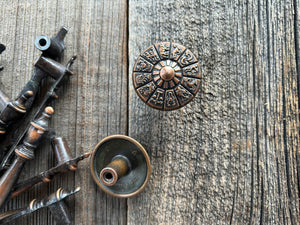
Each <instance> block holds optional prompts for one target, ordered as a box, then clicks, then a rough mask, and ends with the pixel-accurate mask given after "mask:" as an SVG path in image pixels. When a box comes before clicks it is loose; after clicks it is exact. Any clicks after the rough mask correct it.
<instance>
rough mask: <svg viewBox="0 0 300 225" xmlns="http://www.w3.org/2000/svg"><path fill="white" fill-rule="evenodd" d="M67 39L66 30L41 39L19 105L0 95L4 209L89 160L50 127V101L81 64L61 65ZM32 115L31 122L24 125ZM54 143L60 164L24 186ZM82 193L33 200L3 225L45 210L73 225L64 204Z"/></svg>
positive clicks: (0, 202)
mask: <svg viewBox="0 0 300 225" xmlns="http://www.w3.org/2000/svg"><path fill="white" fill-rule="evenodd" d="M66 34H67V29H66V28H65V27H62V28H61V29H60V30H59V31H58V33H57V34H56V35H55V36H54V37H52V38H48V37H47V36H38V37H37V38H36V40H35V43H34V44H35V47H36V48H37V49H39V50H40V51H41V55H40V57H39V58H38V59H37V60H36V62H35V63H34V68H33V75H32V77H31V79H30V80H29V81H28V82H27V84H26V85H25V87H24V88H23V90H22V91H21V92H20V94H19V96H18V97H17V98H16V100H10V98H9V97H7V95H6V94H4V92H2V91H1V90H0V152H1V155H0V175H1V177H0V207H1V208H2V209H3V207H4V205H5V204H6V203H7V202H8V201H9V199H11V198H14V197H16V196H17V195H19V194H20V193H22V192H24V191H26V190H28V189H29V188H31V187H32V186H33V185H35V184H37V183H40V182H50V181H51V180H52V178H53V176H55V175H56V174H60V173H64V172H67V171H71V170H76V168H77V163H78V162H79V161H80V160H82V159H84V158H87V157H88V156H89V153H87V154H84V155H81V156H79V157H76V158H73V157H72V155H71V152H70V149H69V147H68V144H67V142H66V140H65V139H64V138H61V137H56V134H55V130H53V129H50V128H49V125H48V124H49V120H50V118H51V116H52V114H53V113H54V109H53V108H52V107H51V106H50V104H51V101H53V100H55V99H57V98H58V95H57V92H58V89H59V87H60V86H61V84H62V82H63V81H64V80H65V78H68V77H69V75H72V74H73V72H72V71H71V70H70V67H71V65H72V64H73V62H74V60H75V59H76V57H75V56H73V57H72V58H71V59H70V61H69V62H68V63H67V65H66V66H64V65H62V64H61V63H60V60H61V58H62V56H63V52H64V48H65V45H64V38H65V36H66ZM4 50H5V46H4V45H3V44H0V54H1V53H2V52H3V51H4ZM3 67H4V68H5V65H4V66H0V70H3ZM3 72H5V69H4V71H2V73H3ZM47 77H50V79H49V80H51V81H52V82H48V83H51V84H50V85H49V86H50V87H47V88H48V90H47V92H46V94H45V95H44V96H38V95H39V93H42V92H39V89H40V86H41V83H42V81H43V80H44V79H45V78H47ZM47 79H48V78H47ZM37 96H38V97H39V98H41V99H42V100H41V101H40V102H39V104H38V106H37V107H35V108H37V109H36V111H35V112H31V110H32V108H34V107H33V106H34V105H35V103H36V101H35V99H36V97H37ZM30 115H31V117H30V119H28V120H25V118H27V117H29V116H30ZM24 121H25V122H26V121H28V124H27V125H26V124H25V128H24V129H20V127H22V125H21V124H22V123H24ZM23 126H24V125H23ZM49 138H50V139H51V144H52V149H53V152H54V155H55V157H56V159H57V165H56V166H55V167H53V168H51V169H49V170H47V171H45V172H42V173H40V174H39V175H37V176H35V177H32V178H30V179H28V180H24V181H21V182H19V181H18V178H19V176H20V174H21V171H22V168H23V166H24V164H25V162H27V161H29V160H30V159H33V158H34V152H35V150H36V149H37V148H38V146H39V145H40V144H41V143H42V142H43V141H44V140H46V139H49ZM79 190H80V188H79V187H78V188H75V189H74V190H70V191H65V190H63V189H62V188H60V189H58V190H57V192H55V193H53V194H51V195H50V196H47V197H45V198H43V199H42V200H40V201H37V200H33V201H32V202H30V204H29V205H28V207H25V208H22V209H17V210H13V211H11V212H5V213H3V214H0V224H5V223H7V222H9V221H11V220H13V219H15V218H18V217H20V216H23V215H26V214H29V213H31V212H33V211H36V210H38V209H40V208H43V207H48V208H49V209H50V210H51V212H54V213H53V216H54V217H55V219H56V222H57V224H70V223H71V220H70V216H69V214H68V210H67V207H66V205H65V203H64V202H63V199H64V198H66V197H68V196H70V195H72V194H74V193H76V192H78V191H79Z"/></svg>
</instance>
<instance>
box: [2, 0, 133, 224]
mask: <svg viewBox="0 0 300 225" xmlns="http://www.w3.org/2000/svg"><path fill="white" fill-rule="evenodd" d="M0 9H1V15H0V27H1V30H0V42H1V43H4V44H5V45H7V50H6V51H5V52H4V53H3V54H2V55H1V58H0V60H1V63H2V64H3V65H4V66H5V70H4V71H2V72H1V78H0V82H1V84H2V86H1V90H3V91H5V92H6V93H7V94H8V95H9V96H11V97H12V98H14V97H16V96H17V94H18V92H19V91H20V90H21V87H23V86H24V85H25V83H26V81H27V80H28V79H29V78H30V76H31V74H32V63H33V62H34V60H35V59H36V58H37V57H38V56H39V54H40V53H39V52H38V51H37V50H35V48H34V39H35V37H36V36H38V35H41V34H45V35H49V36H51V35H53V34H55V33H56V31H57V30H58V29H59V28H60V27H61V26H62V25H65V26H67V27H68V28H69V33H68V34H67V37H66V41H65V45H66V50H65V55H64V59H63V62H64V63H66V62H67V61H68V59H69V58H70V57H71V56H72V55H74V54H77V55H78V59H77V61H76V62H75V64H74V66H73V70H74V72H75V73H76V75H75V76H74V77H71V79H70V81H69V82H67V83H66V84H64V86H63V90H62V93H60V99H59V100H58V101H57V102H55V104H54V109H55V115H54V116H53V118H52V120H51V125H50V126H51V127H53V128H56V130H57V135H59V136H64V137H65V138H66V139H67V140H68V143H69V146H70V149H71V150H72V153H73V155H74V156H75V155H79V154H83V153H84V152H88V151H91V150H92V149H93V147H94V146H95V145H96V143H97V142H98V141H100V139H102V138H103V137H105V136H107V135H110V134H116V133H121V134H126V132H127V52H126V49H127V19H126V18H127V3H126V1H121V0H120V1H96V0H95V1H71V0H70V1H55V2H53V1H18V2H10V1H1V3H0ZM50 82H51V81H50ZM54 164H55V160H54V158H53V155H52V153H51V149H50V147H49V141H47V142H46V143H45V144H44V145H43V147H42V148H40V149H39V151H37V154H36V158H35V159H34V160H33V161H32V162H30V163H28V164H27V165H26V166H25V168H24V172H23V174H22V178H21V179H25V178H28V177H30V176H33V175H35V174H37V173H39V172H41V171H43V170H45V169H47V168H50V167H52V166H53V165H54ZM60 186H63V187H64V188H72V187H74V186H81V192H80V193H78V194H77V195H76V196H75V197H71V198H70V199H68V201H67V202H68V204H69V206H70V209H71V216H72V217H73V218H74V220H75V221H74V223H73V224H125V223H126V220H127V218H126V217H127V216H126V214H127V212H126V200H119V199H114V198H112V197H110V196H107V195H106V194H104V193H103V192H101V191H100V190H99V188H98V187H97V186H96V185H95V183H94V182H93V181H92V178H91V176H90V171H89V161H88V160H85V161H84V162H82V163H81V164H79V168H78V171H77V172H76V173H69V174H65V175H63V176H60V177H56V178H55V179H54V181H53V182H52V183H51V184H48V185H38V186H37V187H35V188H33V189H32V190H30V191H29V192H27V193H24V194H22V195H21V196H18V198H16V199H14V200H13V201H11V202H10V203H9V204H8V206H7V207H6V209H5V210H8V209H14V208H19V207H22V206H24V205H26V204H28V203H29V201H30V200H31V199H33V198H41V197H42V196H44V195H47V194H49V193H52V192H53V191H55V190H56V189H57V188H59V187H60ZM11 224H30V225H33V224H55V221H54V219H53V217H52V216H51V215H50V213H49V211H48V210H41V211H39V212H36V213H34V214H32V215H30V216H28V217H25V218H21V219H19V220H16V222H15V223H11Z"/></svg>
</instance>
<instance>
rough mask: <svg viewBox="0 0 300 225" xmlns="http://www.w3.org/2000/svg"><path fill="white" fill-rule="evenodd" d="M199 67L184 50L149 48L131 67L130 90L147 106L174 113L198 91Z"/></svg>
mask: <svg viewBox="0 0 300 225" xmlns="http://www.w3.org/2000/svg"><path fill="white" fill-rule="evenodd" d="M200 78H201V71H200V64H199V63H198V60H197V59H196V57H195V55H194V54H193V53H192V52H191V51H190V50H189V49H187V48H186V47H184V46H182V45H180V44H177V43H172V42H160V43H157V44H154V45H151V46H150V47H148V48H147V49H146V50H145V51H143V52H142V53H141V55H140V56H139V57H138V58H137V61H136V63H135V65H134V67H133V73H132V80H133V86H134V88H135V90H136V92H137V94H138V96H139V97H140V98H141V99H142V100H143V101H144V102H145V103H146V104H147V105H149V106H151V107H153V108H156V109H160V110H174V109H178V108H181V107H183V106H185V105H186V104H188V103H189V102H190V101H191V100H192V99H193V98H194V97H195V95H196V93H197V92H198V91H199V88H200Z"/></svg>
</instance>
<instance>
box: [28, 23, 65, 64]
mask: <svg viewBox="0 0 300 225" xmlns="http://www.w3.org/2000/svg"><path fill="white" fill-rule="evenodd" d="M67 32H68V30H67V28H66V27H62V28H61V29H60V30H59V32H58V33H57V34H56V35H55V36H54V37H52V38H49V37H47V36H45V35H41V36H38V37H37V38H36V39H35V41H34V45H35V47H36V48H37V49H39V50H40V51H41V52H42V53H43V56H47V57H51V58H53V59H55V58H57V57H60V56H61V55H62V53H63V51H64V49H65V44H64V39H65V36H66V34H67Z"/></svg>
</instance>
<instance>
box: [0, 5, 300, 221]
mask: <svg viewBox="0 0 300 225" xmlns="http://www.w3.org/2000/svg"><path fill="white" fill-rule="evenodd" d="M299 8H300V1H299V0H292V1H288V0H277V1H271V0H266V1H262V0H261V1H255V0H252V1H229V0H228V1H221V0H220V1H216V0H213V1H212V0H204V1H192V0H173V1H172V0H164V1H160V0H152V1H147V0H144V1H141V0H129V1H125V0H123V1H121V0H102V1H96V0H94V1H79V0H78V1H74V0H69V1H66V0H64V1H46V0H39V1H29V0H27V1H21V0H20V1H9V0H2V1H1V2H0V43H3V44H5V45H6V46H7V50H6V51H5V52H4V53H3V54H2V55H1V57H0V62H1V64H3V65H4V66H5V69H4V71H2V72H0V75H1V77H0V83H1V86H0V87H1V90H3V91H4V92H6V93H7V94H8V95H9V96H11V97H12V98H14V97H16V95H17V94H18V92H19V90H20V89H21V87H23V86H24V84H25V83H26V81H27V80H28V79H29V78H30V76H31V74H32V63H33V62H34V60H35V59H36V58H37V57H38V55H39V54H40V53H39V52H38V51H37V50H36V49H35V48H34V45H33V42H34V39H35V37H36V36H38V35H40V34H45V35H53V34H55V32H56V31H57V30H58V29H59V28H60V27H61V26H62V25H65V26H67V27H68V28H69V33H68V35H67V37H66V47H67V49H66V50H65V56H64V62H67V60H68V58H70V57H71V56H72V55H73V54H77V55H78V60H77V61H76V63H75V65H74V66H73V70H74V71H75V73H76V75H75V76H73V77H71V79H70V81H69V82H68V83H66V84H65V85H64V86H63V92H62V93H61V94H60V99H59V100H58V101H56V102H55V104H54V105H53V106H54V108H55V115H54V116H53V118H52V120H51V127H53V128H56V130H57V134H58V135H60V136H64V137H65V138H66V139H67V140H68V142H69V145H70V148H71V150H72V151H73V155H79V154H82V153H84V152H88V151H91V150H92V149H93V147H94V146H95V145H96V143H97V142H99V141H100V140H101V139H102V138H103V137H105V136H107V135H111V134H117V133H119V134H127V135H129V136H131V137H133V138H135V139H136V140H138V141H139V142H141V144H142V145H143V146H144V147H145V148H146V150H147V151H148V153H149V155H150V157H151V163H152V175H151V180H150V182H149V185H148V186H147V188H146V189H145V190H144V191H143V192H142V193H141V194H140V195H138V196H136V197H134V198H132V199H128V200H125V199H121V200H119V199H115V198H113V197H110V196H108V195H106V194H104V193H103V192H102V191H100V190H99V188H97V186H96V185H95V184H94V182H93V180H92V178H91V176H90V173H89V162H88V160H85V161H84V162H82V163H80V164H79V168H78V171H77V172H75V173H69V174H64V175H62V176H59V177H56V178H55V179H54V181H53V182H52V183H50V184H43V185H38V186H36V187H34V188H33V189H31V190H30V191H28V192H27V193H24V194H22V195H20V196H18V197H17V198H15V199H14V200H12V201H10V202H9V204H8V205H7V207H6V208H5V210H9V209H14V208H18V207H22V206H24V205H26V204H28V203H29V201H30V200H31V199H33V198H41V197H42V196H44V195H47V194H49V193H51V192H53V191H54V190H56V189H57V188H58V187H60V186H63V187H65V188H72V187H74V186H80V187H81V188H82V189H81V191H80V193H78V194H76V195H75V196H73V197H71V198H70V199H68V201H67V203H68V205H69V206H70V211H71V215H72V217H73V219H74V223H73V224H76V225H79V224H91V225H94V224H95V225H96V224H137V225H140V224H249V225H250V224H300V209H299V208H300V207H299V202H300V200H299V196H300V191H299V189H300V187H299V185H300V181H299V174H300V154H299V144H300V135H299V94H300V81H299V78H300V50H299V35H300V33H299V32H300V18H299V16H300V11H299ZM160 41H174V42H178V43H181V44H183V45H185V46H186V47H188V48H189V49H190V50H192V51H193V52H194V53H195V55H196V56H197V57H198V59H199V61H200V65H201V66H202V86H201V90H200V93H198V94H197V96H196V97H195V99H194V100H193V101H192V102H191V103H190V104H188V105H187V106H186V107H184V108H181V109H179V110H176V111H171V112H162V111H158V110H155V109H152V108H150V107H148V106H147V105H145V104H144V103H143V102H142V101H141V100H140V99H139V98H138V96H137V95H136V93H135V91H134V89H133V86H132V81H131V71H132V68H133V64H134V62H135V60H136V58H137V56H138V55H139V53H140V52H141V51H143V50H144V49H145V48H146V47H148V46H149V45H151V44H153V43H156V42H160ZM54 164H55V160H54V158H53V155H52V153H51V149H50V147H49V143H45V144H44V145H43V146H42V147H41V148H40V149H39V150H38V151H37V154H36V158H35V159H34V160H32V161H31V162H29V163H28V164H26V166H25V168H24V170H23V173H22V177H21V179H24V178H26V177H29V176H32V175H35V174H37V173H39V172H41V171H43V170H45V169H47V168H50V167H51V166H53V165H54ZM11 224H22V225H23V224H24V225H36V224H43V225H50V224H55V221H54V219H53V217H52V216H51V214H50V212H49V211H48V210H47V209H44V210H41V211H38V212H36V213H34V214H32V215H30V216H27V217H24V218H21V219H18V220H17V221H16V222H15V223H11Z"/></svg>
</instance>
